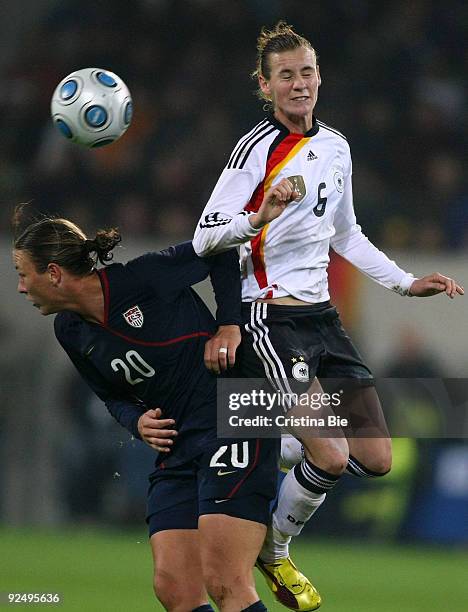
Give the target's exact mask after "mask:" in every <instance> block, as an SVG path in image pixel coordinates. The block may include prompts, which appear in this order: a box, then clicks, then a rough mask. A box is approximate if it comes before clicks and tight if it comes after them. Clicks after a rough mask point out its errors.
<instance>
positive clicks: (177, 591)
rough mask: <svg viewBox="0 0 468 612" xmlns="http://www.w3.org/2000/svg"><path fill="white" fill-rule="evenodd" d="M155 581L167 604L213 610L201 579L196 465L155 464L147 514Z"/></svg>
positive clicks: (181, 610)
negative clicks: (173, 466)
mask: <svg viewBox="0 0 468 612" xmlns="http://www.w3.org/2000/svg"><path fill="white" fill-rule="evenodd" d="M147 523H148V527H149V535H150V544H151V550H152V553H153V560H154V575H153V586H154V592H155V595H156V597H157V598H158V599H159V601H160V602H161V603H162V605H163V606H164V608H165V609H166V610H170V611H171V612H187V611H188V610H199V612H202V611H203V612H207V611H209V610H212V608H211V606H210V605H209V604H208V595H207V592H206V589H205V586H204V582H203V572H202V566H201V557H200V537H199V533H198V485H197V476H196V467H195V466H194V465H193V464H191V463H190V464H187V465H185V466H180V467H176V468H166V469H162V468H157V469H156V470H155V471H154V472H153V474H151V476H150V487H149V491H148V516H147Z"/></svg>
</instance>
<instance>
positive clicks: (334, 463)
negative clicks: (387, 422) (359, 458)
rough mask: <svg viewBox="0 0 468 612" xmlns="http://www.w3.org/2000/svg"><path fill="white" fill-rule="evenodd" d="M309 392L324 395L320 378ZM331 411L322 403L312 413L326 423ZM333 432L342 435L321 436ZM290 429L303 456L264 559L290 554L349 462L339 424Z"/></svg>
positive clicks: (306, 411) (299, 412) (299, 410)
mask: <svg viewBox="0 0 468 612" xmlns="http://www.w3.org/2000/svg"><path fill="white" fill-rule="evenodd" d="M307 392H308V393H309V395H311V396H312V394H313V396H314V397H316V398H318V397H320V396H321V394H322V392H323V391H322V388H321V386H320V383H319V382H318V380H317V379H315V380H314V381H313V383H312V385H311V386H310V387H309V389H308V391H307ZM310 412H311V409H310V406H306V405H301V406H295V407H293V408H292V409H291V410H290V411H289V412H288V417H289V416H295V417H301V416H306V415H309V416H310ZM329 414H330V415H331V414H333V413H332V411H331V409H330V407H329V406H321V407H320V408H319V409H316V410H315V411H314V415H313V416H314V417H316V418H317V419H323V420H324V422H325V423H326V422H327V417H328V415H329ZM333 432H336V433H337V434H338V435H340V434H341V437H337V438H331V437H321V436H326V435H327V434H330V435H332V433H333ZM290 433H292V434H293V435H294V436H295V437H296V438H297V440H300V443H301V444H302V446H303V449H304V456H303V457H302V458H301V460H300V461H299V462H298V463H297V464H296V465H295V466H294V467H293V468H292V469H291V470H290V471H289V472H288V473H287V475H286V477H285V478H284V480H283V482H282V485H281V488H280V492H279V496H278V504H277V507H276V509H275V511H274V513H273V518H272V526H271V529H270V530H269V532H268V536H267V538H266V540H265V543H264V546H263V548H262V552H261V554H260V557H261V560H262V561H263V562H265V563H273V562H274V561H276V560H278V559H281V558H284V557H288V556H289V551H288V546H289V542H290V540H291V537H292V536H297V535H299V534H300V532H301V531H302V528H303V527H304V524H305V523H306V522H307V521H308V520H309V519H310V518H311V516H312V515H313V514H314V513H315V512H316V511H317V509H318V508H319V507H320V506H321V504H322V503H323V502H324V500H325V496H326V494H327V493H328V492H329V491H330V490H331V489H332V488H333V487H334V486H335V485H336V483H337V482H338V480H339V478H340V476H341V475H342V474H343V472H344V471H345V469H346V466H347V464H348V445H347V441H346V438H345V437H344V435H343V433H342V431H341V430H340V429H339V428H335V429H327V428H310V427H301V428H291V429H290Z"/></svg>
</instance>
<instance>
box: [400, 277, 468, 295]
mask: <svg viewBox="0 0 468 612" xmlns="http://www.w3.org/2000/svg"><path fill="white" fill-rule="evenodd" d="M409 293H410V295H414V296H416V297H429V296H431V295H437V294H438V293H446V294H447V295H448V296H449V298H451V299H453V298H454V297H455V296H456V295H457V293H458V294H459V295H464V294H465V290H464V289H463V287H462V286H461V285H458V284H457V282H456V281H454V280H453V278H448V277H447V276H443V275H442V274H439V273H438V272H435V273H434V274H429V275H428V276H424V277H423V278H417V279H416V280H414V281H413V283H412V285H411V287H410V290H409Z"/></svg>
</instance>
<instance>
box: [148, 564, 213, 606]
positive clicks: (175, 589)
mask: <svg viewBox="0 0 468 612" xmlns="http://www.w3.org/2000/svg"><path fill="white" fill-rule="evenodd" d="M182 581H183V582H182ZM200 582H201V581H200ZM153 589H154V593H155V595H156V597H157V598H158V599H159V601H160V602H161V603H162V605H163V606H164V608H165V609H166V610H169V611H170V612H186V611H187V610H193V609H195V608H197V607H198V606H200V604H201V602H203V600H204V588H203V585H201V584H195V583H192V582H191V580H190V579H189V578H188V577H187V576H183V577H181V576H179V577H177V576H176V575H175V574H173V573H172V572H170V571H166V570H158V571H157V572H156V573H155V575H154V577H153Z"/></svg>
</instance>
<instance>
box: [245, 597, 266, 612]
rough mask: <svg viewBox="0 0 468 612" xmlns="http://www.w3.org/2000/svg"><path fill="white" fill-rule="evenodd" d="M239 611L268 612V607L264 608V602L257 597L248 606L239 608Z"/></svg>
mask: <svg viewBox="0 0 468 612" xmlns="http://www.w3.org/2000/svg"><path fill="white" fill-rule="evenodd" d="M241 612H268V609H267V608H265V604H264V603H263V602H262V600H261V599H259V600H258V601H256V602H255V603H254V604H252V605H251V606H249V607H248V608H244V609H243V610H241Z"/></svg>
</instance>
